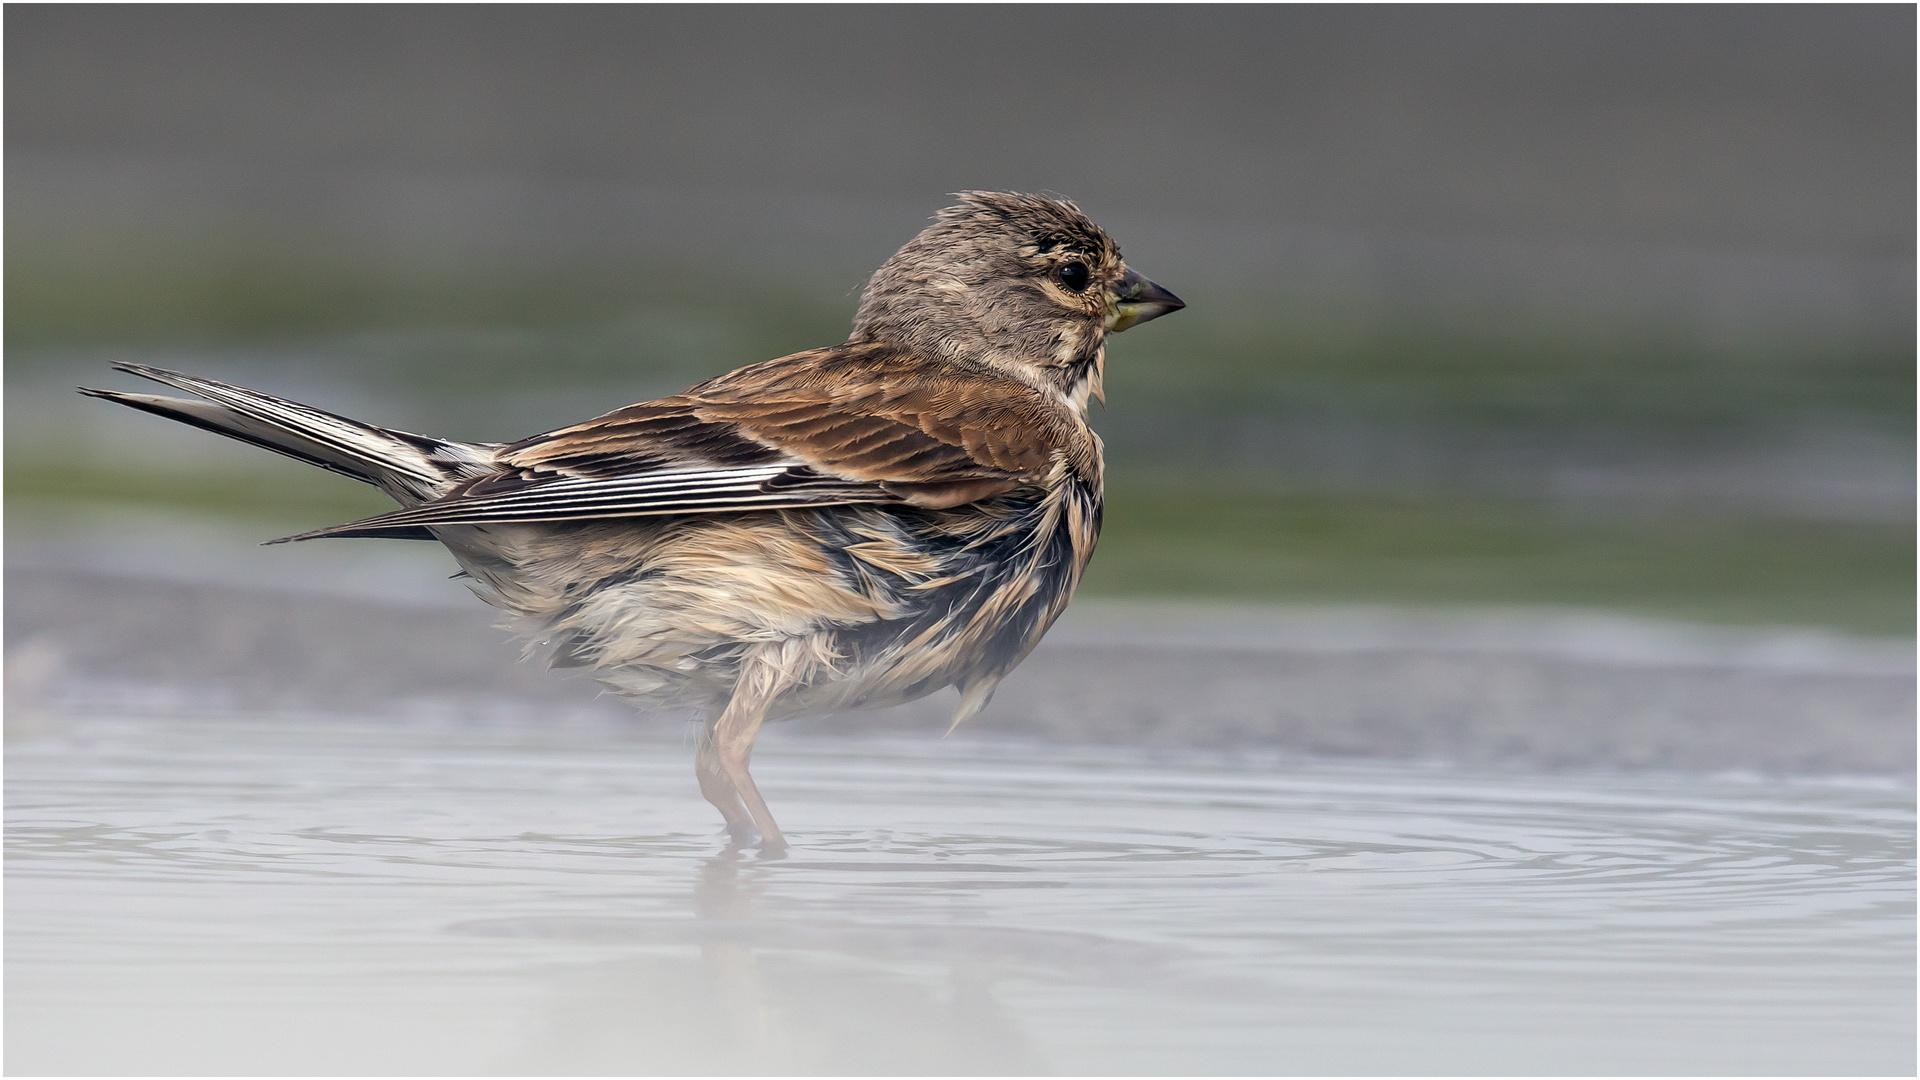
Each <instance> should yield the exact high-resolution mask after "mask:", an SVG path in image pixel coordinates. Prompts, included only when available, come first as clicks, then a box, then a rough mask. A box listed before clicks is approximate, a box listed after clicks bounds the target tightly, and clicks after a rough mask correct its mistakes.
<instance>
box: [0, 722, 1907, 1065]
mask: <svg viewBox="0 0 1920 1080" xmlns="http://www.w3.org/2000/svg"><path fill="white" fill-rule="evenodd" d="M658 730H659V729H646V728H640V727H627V726H619V725H600V724H592V723H580V724H573V725H568V726H560V727H554V728H537V727H533V726H530V725H519V724H494V725H484V724H475V725H433V724H427V723H407V724H398V723H391V722H373V721H347V720H340V719H325V720H318V719H300V718H273V719H264V718H257V717H256V718H200V719H179V718H146V719H135V718H93V719H76V720H69V721H67V722H65V723H63V724H60V725H58V726H57V727H56V728H55V729H54V730H52V731H51V732H48V733H43V734H41V735H40V736H39V737H35V738H30V739H25V740H22V741H17V742H15V743H13V744H11V745H10V746H9V750H8V763H7V780H8V784H7V795H8V804H9V827H8V833H9V842H10V852H11V861H10V864H9V872H8V882H7V884H8V891H7V917H8V927H7V929H8V935H7V944H8V969H7V974H8V979H7V1021H8V1036H9V1038H8V1051H9V1054H8V1059H7V1066H8V1070H9V1072H11V1073H14V1074H23V1073H116V1072H121V1073H124V1072H135V1073H201V1072H206V1073H221V1072H227V1073H233V1072H245V1073H255V1072H258V1073H288V1072H294V1073H300V1072H305V1073H559V1074H565V1073H682V1072H746V1073H795V1072H801V1073H804V1072H835V1073H878V1072H908V1073H916V1072H917V1073H929V1072H932V1073H1007V1072H1012V1073H1034V1072H1065V1073H1449V1072H1467V1073H1536V1072H1538V1073H1772V1074H1781V1073H1911V1072H1912V1071H1913V1069H1914V1021H1913V1017H1914V981H1913V977H1914V934H1913V931H1914V924H1913V910H1914V909H1913V901H1914V867H1913V838H1914V813H1913V811H1914V804H1913V792H1912V789H1911V788H1909V787H1906V786H1903V785H1898V784H1893V783H1879V782H1866V781H1862V782H1842V781H1783V780H1762V779H1755V778H1740V777H1730V776H1729V777H1701V776H1681V775H1664V776H1663V775H1632V774H1618V775H1607V774H1573V775H1568V774H1543V773H1514V772H1507V773H1501V772H1488V771H1468V770H1461V769H1453V768H1444V767H1437V766H1420V765H1403V764H1380V763H1371V764H1354V763H1339V762H1328V761H1314V760H1303V759H1288V758H1281V757H1262V756H1249V755H1240V756H1234V757H1224V756H1203V755H1165V754H1160V755H1149V754H1147V753H1145V752H1133V751H1121V750H1111V749H1107V750H1087V749H1076V748H1063V747H1059V746H1038V745H1025V744H1018V743H1011V742H995V741H991V740H963V739H953V740H946V741H939V740H933V739H905V738H900V739H844V738H828V737H823V736H819V735H808V734H804V733H795V732H792V731H788V730H781V731H776V732H774V733H772V734H771V735H770V737H769V738H767V739H766V740H765V741H764V742H763V744H762V746H763V748H762V751H761V753H760V754H759V755H758V757H757V759H756V766H757V768H756V773H757V775H758V776H759V777H760V779H761V783H762V786H763V788H764V789H765V790H766V792H767V795H768V798H769V800H770V802H771V803H772V805H773V807H774V808H775V811H776V812H777V813H778V814H779V815H780V816H781V820H782V823H783V824H784V825H785V826H786V827H787V829H788V831H789V835H790V837H791V838H792V840H793V841H794V844H795V847H794V850H793V851H792V853H791V854H790V855H789V856H788V857H787V858H784V859H778V860H771V859H762V858H760V857H758V856H757V855H756V854H754V853H752V852H744V853H742V852H726V851H725V850H724V849H723V845H722V844H721V842H720V841H719V840H718V839H717V837H716V835H715V833H716V829H715V824H716V819H715V817H714V815H713V813H712V811H711V810H710V809H709V808H708V807H707V806H706V805H705V804H704V803H702V802H701V801H700V799H699V797H698V795H697V793H696V791H695V788H694V784H693V778H692V775H691V769H690V768H689V766H688V758H689V751H688V748H687V747H686V746H685V745H683V743H681V742H676V741H673V740H672V739H670V738H669V739H662V738H659V737H657V732H658ZM649 732H653V733H656V734H649Z"/></svg>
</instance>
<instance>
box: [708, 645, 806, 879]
mask: <svg viewBox="0 0 1920 1080" xmlns="http://www.w3.org/2000/svg"><path fill="white" fill-rule="evenodd" d="M797 651H798V642H794V641H788V642H782V643H781V644H779V645H766V646H761V647H760V648H757V649H755V650H754V651H753V652H752V653H750V654H748V656H747V659H746V662H745V663H744V664H743V665H742V666H741V668H740V681H739V683H737V684H736V685H735V686H734V688H733V698H732V700H730V701H728V702H727V707H726V710H725V711H724V712H722V713H721V714H720V718H719V719H717V720H715V721H714V722H713V728H712V738H713V745H714V757H715V758H716V759H717V764H718V765H719V767H720V771H721V772H722V773H723V774H724V779H726V780H729V781H731V782H732V784H733V790H734V794H735V797H736V798H737V799H738V800H739V801H740V803H742V804H744V805H745V807H746V811H747V815H748V816H749V817H750V818H751V819H752V822H753V824H754V826H756V827H757V828H758V829H759V830H760V846H761V849H762V850H763V851H768V852H779V851H784V850H786V846H787V838H786V837H785V836H784V835H783V834H782V833H781V832H780V826H779V825H777V824H775V823H774V820H773V813H772V812H771V811H769V810H768V809H767V802H766V800H765V799H763V798H761V797H760V789H759V788H758V787H755V786H754V783H753V776H752V774H750V773H748V772H747V765H748V763H749V762H751V761H752V760H753V740H754V738H755V737H757V736H758V735H759V734H760V724H761V723H762V722H763V721H764V720H766V717H767V706H769V705H771V704H773V699H774V698H776V697H778V696H779V695H780V691H782V690H784V689H786V688H787V686H788V684H789V683H790V682H791V681H792V677H791V674H790V673H791V671H792V668H793V664H794V662H795V660H796V659H797V658H796V657H795V656H794V655H793V654H794V653H795V652H797ZM702 745H703V746H704V743H703V744H702ZM701 783H702V790H705V783H706V781H705V780H704V779H703V780H702V781H701ZM707 798H708V800H709V801H713V796H711V795H709V796H708V797H707ZM715 805H716V806H718V805H720V804H719V803H718V802H715ZM720 812H721V813H723V814H725V813H726V812H727V809H726V807H724V806H722V807H721V810H720ZM727 824H728V828H732V827H733V819H732V818H729V819H728V822H727Z"/></svg>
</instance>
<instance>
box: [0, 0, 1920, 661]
mask: <svg viewBox="0 0 1920 1080" xmlns="http://www.w3.org/2000/svg"><path fill="white" fill-rule="evenodd" d="M5 18H6V29H7V35H6V50H7V53H6V55H7V76H6V77H7V102H6V109H7V165H6V168H7V194H8V202H7V237H6V256H7V264H6V268H7V271H8V272H7V275H6V343H7V350H8V365H7V375H6V378H7V389H8V395H7V421H8V422H7V443H6V449H7V471H6V482H7V488H6V497H7V507H8V510H9V512H10V513H9V518H8V525H9V534H10V535H9V539H10V542H16V543H21V542H24V543H32V544H41V545H43V546H44V545H46V544H48V543H55V541H49V540H47V539H46V538H47V537H49V536H58V535H59V534H58V530H57V528H56V529H55V530H54V531H53V532H48V531H46V529H47V528H52V527H54V526H57V525H58V524H59V523H60V522H61V521H64V520H69V519H70V520H72V521H75V522H80V521H82V520H84V521H85V522H87V523H89V524H87V525H85V526H84V527H86V528H99V527H101V526H100V525H99V522H101V521H102V520H110V519H111V515H110V514H109V516H108V518H106V519H103V518H102V517H101V514H102V513H103V512H104V511H111V510H112V509H113V508H127V509H129V510H139V509H142V508H167V509H168V510H169V511H170V512H177V513H181V514H186V515H192V516H195V517H197V518H200V519H204V520H205V521H208V522H221V523H231V524H232V525H233V526H235V527H237V528H243V529H246V530H251V531H253V532H257V533H259V534H261V535H262V536H263V537H264V536H266V535H278V534H281V533H286V532H292V531H296V530H299V529H304V528H309V527H313V526H316V525H320V524H324V523H327V522H331V521H336V520H343V519H346V518H350V517H353V516H358V515H363V514H368V513H372V512H376V511H377V510H378V509H379V508H380V506H381V500H380V497H379V496H378V495H377V494H375V493H372V492H371V491H369V490H366V489H359V488H356V486H355V485H351V484H349V483H347V482H345V481H342V480H339V479H338V478H335V477H331V476H327V475H325V474H321V473H318V472H316V471H313V470H307V469H305V468H304V467H302V466H298V465H295V464H293V463H289V462H284V461H282V460H280V459H277V458H273V457H271V456H269V455H265V454H261V453H258V452H257V451H251V450H248V449H245V448H240V447H231V448H229V447H226V446H224V445H206V444H210V443H215V442H216V440H212V439H211V438H210V437H207V436H203V435H201V434H199V433H196V432H190V431H181V432H174V431H165V432H163V431H161V430H160V428H161V424H160V422H159V421H155V420H151V419H149V418H145V417H139V416H135V415H132V414H129V413H125V412H121V411H115V410H110V409H107V408H105V407H104V406H102V405H101V404H100V403H98V402H91V401H82V400H80V399H78V398H77V397H75V396H74V395H72V394H71V392H70V387H71V386H72V385H73V384H74V383H75V382H86V383H90V384H94V385H102V384H105V385H117V386H126V385H129V380H127V379H126V378H125V377H122V376H115V375H111V374H109V373H107V372H106V364H107V363H109V362H111V361H113V360H117V359H132V360H139V361H142V362H147V363H157V364H161V365H163V366H170V367H177V368H182V369H186V370H190V371H194V372H197V373H202V374H208V375H214V376H216V377H223V378H229V379H233V380H235V381H241V382H245V383H247V384H249V385H254V386H257V387H259V388H261V389H264V390H268V391H271V392H278V393H283V394H286V395H288V396H292V397H297V398H301V399H303V400H307V401H309V402H311V403H313V404H316V405H319V406H321V407H324V408H330V409H333V410H335V411H340V412H345V413H349V414H352V415H356V416H359V417H362V418H364V419H367V420H370V421H374V422H380V423H387V424H392V425H394V426H399V427H406V428H411V429H414V430H423V431H428V432H431V433H433V434H439V435H447V436H453V437H466V438H477V439H509V438H515V437H518V436H521V435H525V434H529V433H531V432H533V431H536V430H541V429H544V428H547V427H552V426H557V425H560V424H564V423H568V422H572V421H576V420H579V419H582V418H585V417H586V416H589V415H593V414H595V413H598V412H602V411H605V410H607V409H610V408H614V407H617V406H619V405H621V404H625V403H627V402H629V401H633V400H639V399H641V398H644V397H648V396H652V395H657V394H661V393H669V392H672V391H674V390H677V389H679V388H681V387H682V386H684V385H686V384H688V383H690V382H693V381H696V380H698V379H702V378H706V377H709V376H711V375H714V374H717V373H719V372H722V371H725V370H728V369H731V368H733V367H737V366H740V365H743V364H746V363H751V362H755V361H758V360H762V359H766V358H769V357H773V356H777V355H781V354H784V353H787V352H791V351H794V350H797V349H802V348H809V347H814V346H818V345H822V344H827V343H831V342H835V341H838V340H841V339H842V338H843V337H844V335H845V333H846V328H847V325H848V322H849V320H850V316H851V313H852V308H853V304H854V300H855V297H856V296H857V293H858V290H859V288H860V286H861V285H862V283H863V282H864V279H865V276H866V274H867V273H868V272H870V271H871V269H872V268H873V267H874V266H876V265H878V264H879V262H880V261H881V260H882V259H884V258H885V257H886V255H887V254H889V253H890V252H891V251H892V249H893V248H894V247H896V246H898V245H899V244H900V243H901V242H903V241H904V240H906V239H907V238H908V237H909V236H911V235H912V234H913V233H914V232H915V231H916V230H917V229H918V228H919V227H920V226H921V225H922V224H923V223H924V220H925V218H926V217H927V216H928V215H930V214H931V213H932V212H933V211H934V210H935V209H937V208H939V207H940V206H942V205H945V203H946V201H947V197H946V193H947V192H950V191H954V190H958V189H962V188H971V187H992V188H1012V189H1022V190H1050V191H1056V192H1060V193H1064V194H1067V195H1069V196H1071V197H1074V198H1076V199H1077V200H1079V201H1080V203H1081V205H1082V206H1083V207H1084V208H1085V209H1086V210H1087V211H1088V212H1089V213H1090V214H1091V215H1092V216H1094V217H1095V219H1096V220H1099V221H1101V222H1102V223H1103V224H1105V225H1106V226H1107V227H1108V228H1109V230H1110V231H1112V232H1113V233H1114V234H1115V235H1116V236H1117V237H1118V239H1119V240H1120V242H1121V244H1122V245H1123V247H1124V248H1125V249H1126V251H1127V254H1128V257H1129V260H1130V261H1131V262H1132V263H1133V265H1135V266H1136V267H1138V268H1139V269H1141V270H1142V271H1143V272H1145V273H1147V274H1149V275H1150V276H1152V277H1153V278H1155V279H1156V280H1158V281H1160V282H1161V283H1162V284H1165V285H1167V286H1168V287H1169V288H1172V289H1173V290H1174V291H1175V292H1177V293H1179V294H1180V295H1181V296H1182V297H1183V298H1185V299H1186V300H1187V301H1188V302H1189V304H1190V307H1189V308H1188V309H1187V310H1186V311H1183V312H1181V313H1180V314H1179V315H1178V316H1177V317H1174V318H1169V319H1166V320H1162V321H1160V322H1156V323H1154V324H1153V325H1152V326H1150V327H1146V328H1143V329H1141V330H1140V331H1138V332H1134V333H1129V334H1127V335H1125V336H1124V337H1121V338H1117V339H1115V341H1114V343H1113V345H1112V347H1111V349H1110V354H1109V378H1108V400H1109V402H1110V403H1111V404H1110V407H1109V408H1108V409H1106V410H1104V411H1100V412H1098V414H1097V415H1096V417H1095V425H1096V427H1097V428H1098V429H1099V430H1100V431H1101V433H1102V435H1103V437H1104V438H1105V439H1106V440H1107V443H1108V448H1109V462H1110V465H1109V476H1110V484H1111V485H1112V490H1111V493H1110V502H1109V510H1108V518H1107V530H1106V532H1105V534H1104V535H1103V537H1102V541H1101V547H1100V552H1099V555H1098V557H1097V558H1096V560H1095V563H1094V568H1093V570H1092V573H1091V576H1090V577H1089V579H1088V582H1087V589H1088V590H1089V592H1090V593H1092V594H1096V595H1126V596H1167V597H1204V598H1214V599H1219V600H1223V601H1233V602H1308V603H1316V604H1319V603H1342V602H1367V603H1395V604H1444V605H1488V604H1495V605H1578V606H1583V607H1596V608H1609V609H1618V610H1628V611H1638V612H1646V613H1653V614H1662V615H1671V616H1677V617H1683V618H1691V619H1701V620H1708V621H1721V622H1741V623H1790V624H1803V625H1818V626H1830V627H1835V628H1841V629H1846V630H1852V631H1859V632H1866V633H1874V634H1894V635H1911V634H1912V632H1913V626H1914V607H1913V604H1914V581H1913V569H1914V548H1913V492H1914V472H1913V402H1914V382H1913V379H1914V284H1915V282H1914V263H1913V258H1914V250H1913V245H1914V231H1915V230H1914V225H1915V221H1914V205H1915V187H1914V166H1913V161H1914V156H1915V155H1914V150H1915V145H1914V129H1915V123H1914V121H1915V117H1914V105H1913V100H1914V95H1913V90H1912V88H1913V84H1914V77H1915V65H1914V47H1913V41H1914V13H1913V10H1912V9H1911V8H1908V7H1894V6H1885V7H1826V8H1801V7H1712V8H1701V7H1682V8H1584V7H1583V8H1528V7H1519V8H1504V7H1503V8H1454V7H1435V8H1369V7H1358V8H1349V7H1340V8H1311V7H1309V8H1252V7H1233V8H1215V7H1181V8H1143V7H1125V8H1117V7H1105V6H1073V7H1044V8H1039V7H1036V8H1023V7H983V8H943V7H915V8H893V7H849V8H837V7H822V8H811V7H810V8H764V7H758V6H751V5H743V6H727V7H706V8H691V7H633V8H627V7H562V8H528V7H513V6H500V7H474V8H468V7H455V6H449V7H435V6H420V7H407V6H402V7H357V6H356V7H337V8H321V7H273V8H268V7H217V8H216V7H205V8H197V7H114V6H104V5H103V6H71V7H56V6H44V7H42V6H35V7H20V6H15V7H10V8H8V9H7V11H6V14H5ZM23 524H24V525H30V526H33V530H29V531H22V530H21V526H22V525H23ZM43 527H45V528H43ZM74 527H75V528H80V527H82V526H80V525H75V526H74ZM109 527H110V526H109ZM23 538H24V539H23ZM343 543H344V542H343ZM359 543H368V542H364V541H362V542H359ZM279 550H282V551H284V550H285V549H279ZM289 565H290V566H291V565H293V564H289Z"/></svg>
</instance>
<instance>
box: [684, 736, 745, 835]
mask: <svg viewBox="0 0 1920 1080" xmlns="http://www.w3.org/2000/svg"><path fill="white" fill-rule="evenodd" d="M693 774H694V776H696V777H698V778H699V780H700V794H702V795H705V796H706V797H707V801H708V802H710V803H712V804H713V805H714V806H715V807H716V808H718V809H719V811H720V816H721V817H724V818H726V819H727V835H729V836H731V837H732V838H733V842H734V843H736V844H745V843H750V842H751V841H752V840H753V838H754V837H755V836H756V835H757V833H756V832H755V830H754V827H753V816H752V815H751V814H749V813H747V807H746V804H745V803H742V802H741V801H740V792H739V791H737V790H735V789H734V786H733V780H732V779H731V778H729V777H728V776H727V770H726V767H725V766H723V765H722V764H720V752H719V748H718V747H716V746H715V745H714V738H713V727H712V725H708V727H707V728H706V730H704V731H702V732H701V733H700V749H699V750H697V751H695V753H694V755H693Z"/></svg>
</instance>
